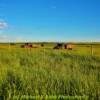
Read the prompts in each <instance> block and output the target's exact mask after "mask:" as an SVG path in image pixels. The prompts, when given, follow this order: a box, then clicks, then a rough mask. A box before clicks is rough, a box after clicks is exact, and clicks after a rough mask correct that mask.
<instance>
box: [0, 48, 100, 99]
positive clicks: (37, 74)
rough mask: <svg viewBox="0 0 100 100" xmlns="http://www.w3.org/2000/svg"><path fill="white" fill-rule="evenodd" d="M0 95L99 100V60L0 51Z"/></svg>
mask: <svg viewBox="0 0 100 100" xmlns="http://www.w3.org/2000/svg"><path fill="white" fill-rule="evenodd" d="M0 95H1V97H2V98H4V99H5V100H12V98H13V96H21V95H32V96H35V95H65V96H66V95H70V96H75V95H78V96H84V95H86V96H88V97H89V100H91V99H95V100H99V98H100V97H99V96H100V57H93V56H92V57H91V56H84V55H75V54H71V53H68V52H62V51H60V50H51V49H1V50H0Z"/></svg>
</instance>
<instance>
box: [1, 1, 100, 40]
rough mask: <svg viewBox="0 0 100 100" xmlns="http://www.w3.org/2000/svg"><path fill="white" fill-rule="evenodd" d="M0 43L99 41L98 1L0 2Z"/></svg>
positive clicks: (99, 14) (99, 8) (99, 11)
mask: <svg viewBox="0 0 100 100" xmlns="http://www.w3.org/2000/svg"><path fill="white" fill-rule="evenodd" d="M0 41H100V0H0Z"/></svg>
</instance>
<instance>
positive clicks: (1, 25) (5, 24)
mask: <svg viewBox="0 0 100 100" xmlns="http://www.w3.org/2000/svg"><path fill="white" fill-rule="evenodd" d="M7 26H8V25H7V23H6V22H4V21H0V29H5V28H7Z"/></svg>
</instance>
